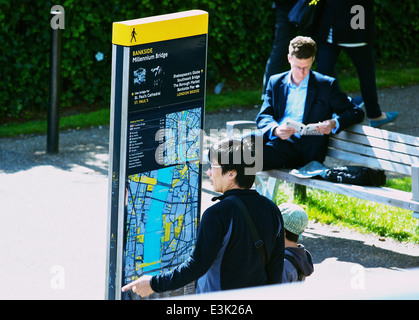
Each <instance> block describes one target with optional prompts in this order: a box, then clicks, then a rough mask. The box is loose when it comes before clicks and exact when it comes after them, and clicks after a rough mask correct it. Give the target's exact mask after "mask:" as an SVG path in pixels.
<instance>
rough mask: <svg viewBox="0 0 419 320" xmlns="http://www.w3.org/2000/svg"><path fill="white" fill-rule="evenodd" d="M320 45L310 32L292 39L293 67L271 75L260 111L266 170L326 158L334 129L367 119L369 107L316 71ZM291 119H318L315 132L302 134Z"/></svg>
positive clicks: (289, 60)
mask: <svg viewBox="0 0 419 320" xmlns="http://www.w3.org/2000/svg"><path fill="white" fill-rule="evenodd" d="M316 50H317V46H316V43H315V42H314V41H313V40H312V39H311V38H309V37H301V36H299V37H296V38H294V39H293V40H291V42H290V46H289V54H288V62H289V63H290V66H291V70H290V71H287V72H284V73H281V74H277V75H274V76H272V77H271V78H270V79H269V82H268V86H267V89H266V96H265V100H264V102H263V104H262V107H261V110H260V112H259V114H258V115H257V117H256V123H257V125H258V128H259V129H260V130H261V132H262V133H263V137H264V145H263V170H268V169H278V168H298V167H301V166H304V165H306V164H307V163H309V162H311V161H319V162H323V161H324V159H325V157H326V150H327V144H328V137H329V134H331V133H332V134H335V133H339V132H340V131H342V130H343V129H345V128H346V127H348V126H350V125H353V124H355V123H359V122H361V121H362V120H363V119H364V112H363V111H362V110H361V109H359V108H358V107H356V106H355V105H354V104H352V103H351V102H350V101H349V99H348V97H347V96H346V95H345V94H344V93H343V92H342V91H340V89H339V87H338V86H337V83H336V80H335V79H334V78H331V77H328V76H324V75H322V74H320V73H318V72H315V71H311V70H310V69H311V66H312V64H313V62H314V57H315V55H316ZM289 120H294V121H297V122H301V123H304V124H309V123H319V126H318V127H317V128H316V132H315V133H316V135H300V134H298V133H296V130H295V129H293V128H291V127H289V126H287V122H288V121H289Z"/></svg>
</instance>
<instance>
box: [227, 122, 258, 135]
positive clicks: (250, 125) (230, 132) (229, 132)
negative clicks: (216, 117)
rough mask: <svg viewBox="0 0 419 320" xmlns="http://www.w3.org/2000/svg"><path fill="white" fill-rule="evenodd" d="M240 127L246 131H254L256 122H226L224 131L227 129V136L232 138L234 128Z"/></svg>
mask: <svg viewBox="0 0 419 320" xmlns="http://www.w3.org/2000/svg"><path fill="white" fill-rule="evenodd" d="M238 126H242V127H245V128H246V129H254V128H257V126H256V122H255V121H251V120H233V121H227V122H226V129H227V136H228V137H232V136H234V128H235V127H238Z"/></svg>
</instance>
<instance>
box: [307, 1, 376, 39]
mask: <svg viewBox="0 0 419 320" xmlns="http://www.w3.org/2000/svg"><path fill="white" fill-rule="evenodd" d="M318 6H319V11H320V12H319V13H318V14H319V23H318V25H317V29H316V32H315V34H316V36H315V39H316V41H317V42H319V43H325V42H327V37H328V35H329V32H330V28H333V43H334V44H339V43H362V42H366V43H369V44H372V43H373V40H374V1H373V0H327V1H320V2H319V4H318ZM354 6H361V7H362V8H363V10H362V12H361V11H357V10H356V11H355V10H354V11H353V12H352V13H351V9H352V8H353V7H354ZM355 8H356V7H355ZM362 13H365V17H364V18H365V28H363V29H362V28H355V29H354V28H352V26H351V20H352V19H354V22H356V24H359V21H358V19H357V18H362Z"/></svg>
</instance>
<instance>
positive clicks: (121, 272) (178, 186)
mask: <svg viewBox="0 0 419 320" xmlns="http://www.w3.org/2000/svg"><path fill="white" fill-rule="evenodd" d="M207 34H208V14H207V13H206V12H204V11H201V10H190V11H185V12H180V13H175V14H168V15H162V16H156V17H149V18H142V19H137V20H129V21H122V22H115V23H114V24H113V38H112V43H113V44H112V90H111V127H110V148H109V150H110V151H109V153H110V161H109V210H108V244H109V245H108V256H107V274H106V277H107V279H106V280H107V292H106V298H107V299H126V298H129V296H128V295H125V294H124V295H121V287H122V286H123V285H125V284H126V283H129V282H131V281H132V280H135V279H136V278H138V277H139V276H141V275H143V274H151V275H152V274H156V273H159V272H164V271H166V270H169V269H171V268H174V267H176V266H177V265H179V264H181V263H182V262H183V261H184V260H186V259H187V258H188V257H189V254H190V252H191V249H192V248H193V246H194V244H195V241H196V233H197V227H198V223H199V214H200V200H201V199H200V194H201V173H202V172H201V171H202V166H201V162H200V156H201V149H202V143H203V142H202V141H201V140H202V139H201V132H202V129H203V121H204V105H205V81H206V79H205V78H206V54H207Z"/></svg>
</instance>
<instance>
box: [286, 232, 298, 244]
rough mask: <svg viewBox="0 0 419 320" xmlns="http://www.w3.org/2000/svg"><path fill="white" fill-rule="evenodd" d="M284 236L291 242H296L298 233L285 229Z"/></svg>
mask: <svg viewBox="0 0 419 320" xmlns="http://www.w3.org/2000/svg"><path fill="white" fill-rule="evenodd" d="M285 231H286V232H285V238H287V239H288V240H289V241H291V242H297V241H298V238H299V237H300V235H298V234H295V233H292V232H291V231H288V230H287V229H285Z"/></svg>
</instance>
